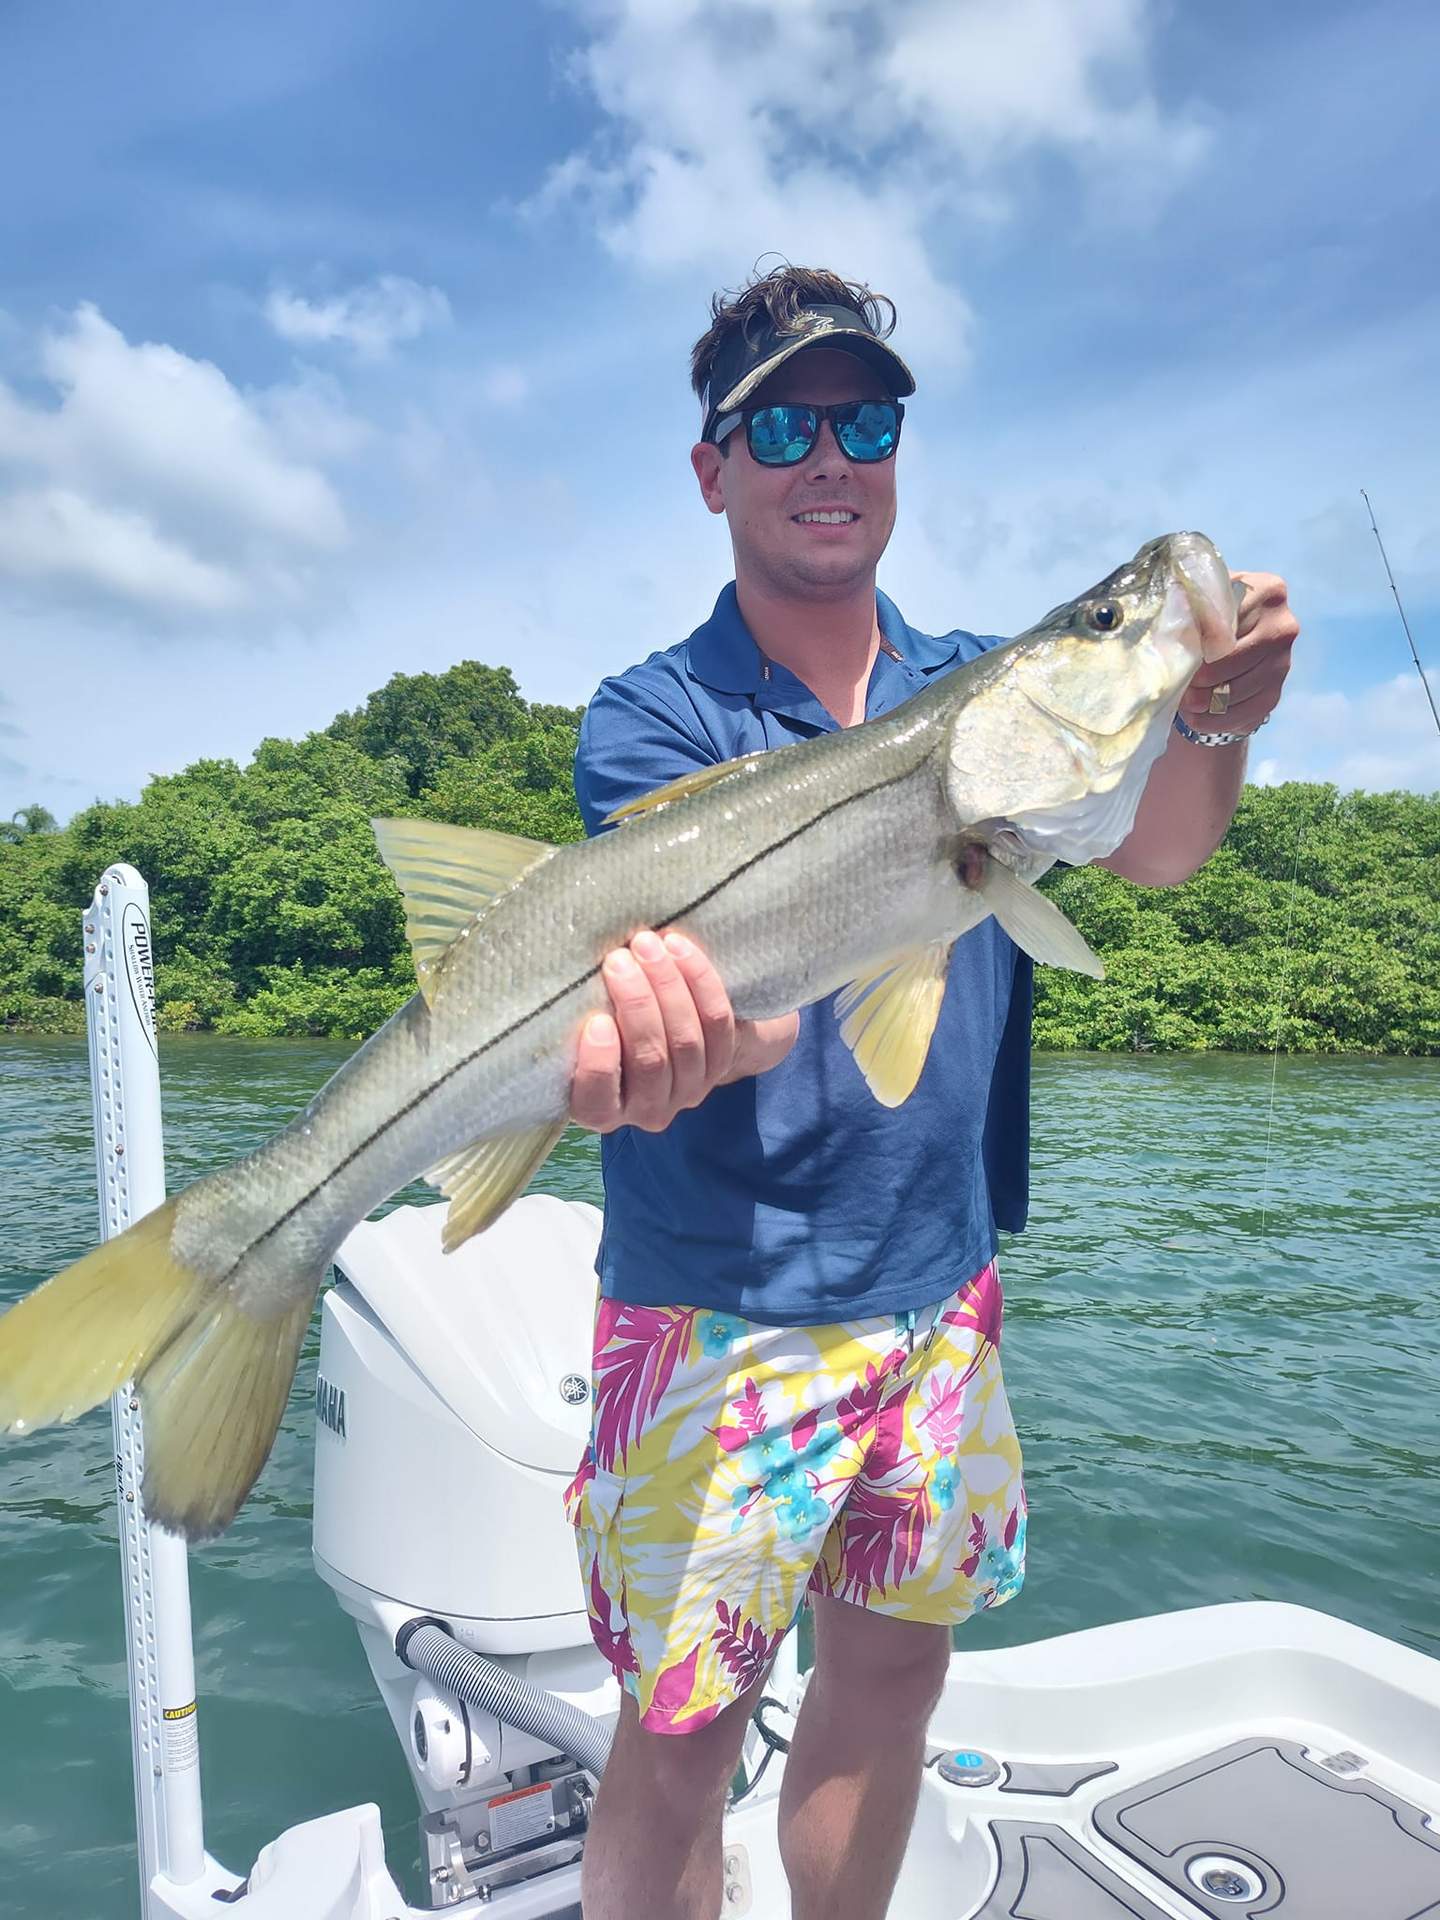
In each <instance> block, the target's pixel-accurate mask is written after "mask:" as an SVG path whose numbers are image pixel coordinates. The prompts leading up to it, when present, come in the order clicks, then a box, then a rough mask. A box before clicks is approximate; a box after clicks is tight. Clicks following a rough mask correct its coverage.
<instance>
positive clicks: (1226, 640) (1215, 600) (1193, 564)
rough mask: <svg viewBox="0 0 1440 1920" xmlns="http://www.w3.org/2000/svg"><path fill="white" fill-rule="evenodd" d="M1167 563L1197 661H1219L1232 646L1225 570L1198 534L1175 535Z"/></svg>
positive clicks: (1231, 594)
mask: <svg viewBox="0 0 1440 1920" xmlns="http://www.w3.org/2000/svg"><path fill="white" fill-rule="evenodd" d="M1171 560H1172V564H1173V566H1174V577H1175V580H1176V581H1177V583H1178V584H1179V587H1180V590H1181V592H1182V593H1183V594H1184V596H1185V600H1186V603H1187V605H1188V607H1189V609H1190V614H1191V617H1192V619H1193V621H1194V631H1195V635H1196V639H1197V642H1198V647H1199V653H1200V657H1201V659H1203V660H1216V659H1219V658H1220V656H1221V655H1222V654H1226V653H1228V652H1229V651H1230V649H1231V648H1232V647H1233V646H1234V644H1235V594H1234V589H1233V587H1232V585H1231V581H1230V573H1229V570H1228V568H1227V567H1226V565H1225V562H1224V561H1223V560H1222V559H1221V558H1220V555H1219V554H1218V553H1217V552H1216V550H1215V548H1214V546H1213V545H1212V544H1211V542H1210V541H1209V540H1207V539H1206V538H1205V536H1204V534H1202V533H1177V534H1176V535H1175V536H1174V539H1173V542H1172V546H1171ZM1166 624H1167V626H1169V627H1170V629H1171V635H1172V636H1173V637H1175V638H1180V637H1181V636H1180V635H1179V634H1178V633H1175V631H1174V627H1173V624H1172V623H1169V622H1167V623H1166Z"/></svg>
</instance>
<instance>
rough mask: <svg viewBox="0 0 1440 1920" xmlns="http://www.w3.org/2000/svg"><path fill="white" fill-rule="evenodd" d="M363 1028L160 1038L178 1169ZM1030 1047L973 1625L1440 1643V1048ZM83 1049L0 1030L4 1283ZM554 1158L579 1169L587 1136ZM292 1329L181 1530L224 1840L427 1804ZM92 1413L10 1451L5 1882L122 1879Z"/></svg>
mask: <svg viewBox="0 0 1440 1920" xmlns="http://www.w3.org/2000/svg"><path fill="white" fill-rule="evenodd" d="M344 1052H345V1049H344V1048H341V1047H335V1046H328V1045H325V1046H322V1045H314V1046H310V1045H303V1044H296V1043H293V1042H264V1041H254V1042H252V1041H223V1040H206V1039H195V1040H184V1039H171V1040H167V1041H166V1042H165V1045H164V1048H163V1052H162V1071H163V1074H164V1081H165V1114H166V1129H167V1140H168V1154H169V1178H170V1184H171V1187H172V1188H176V1187H179V1186H181V1185H183V1184H184V1183H185V1182H186V1181H188V1180H190V1179H193V1178H194V1177H195V1176H196V1175H198V1174H200V1173H203V1172H205V1171H206V1170H207V1169H209V1168H211V1167H213V1166H216V1165H218V1164H220V1163H221V1162H223V1161H224V1160H227V1159H229V1158H230V1157H232V1156H233V1155H235V1154H237V1153H239V1152H241V1151H243V1150H244V1149H246V1148H248V1147H250V1146H252V1145H254V1144H255V1143H256V1142H257V1141H258V1140H260V1139H261V1138H262V1137H263V1136H264V1135H265V1134H266V1133H267V1132H269V1131H270V1130H271V1129H272V1128H273V1127H274V1126H275V1125H276V1124H277V1123H278V1122H279V1121H280V1120H281V1119H282V1118H285V1117H288V1115H289V1114H290V1113H292V1112H293V1111H294V1109H295V1108H296V1107H297V1106H298V1105H300V1104H301V1103H302V1102H303V1101H304V1099H305V1098H307V1097H308V1095H309V1094H310V1093H311V1092H312V1091H313V1090H314V1089H315V1088H316V1087H317V1086H318V1085H319V1084H320V1082H321V1081H322V1080H323V1079H324V1078H325V1077H326V1076H327V1074H329V1073H330V1072H331V1071H332V1070H333V1069H334V1067H335V1066H336V1065H337V1064H338V1063H339V1061H340V1060H341V1059H342V1058H343V1057H344ZM1270 1074H1271V1067H1270V1062H1268V1061H1265V1060H1252V1059H1234V1058H1226V1057H1221V1058H1212V1059H1205V1058H1195V1057H1189V1056H1187V1057H1181V1058H1161V1059H1132V1058H1111V1057H1103V1056H1096V1055H1076V1056H1067V1057H1042V1058H1041V1059H1040V1060H1039V1061H1038V1063H1037V1079H1036V1145H1035V1191H1036V1204H1035V1207H1034V1215H1033V1219H1032V1224H1031V1228H1030V1231H1029V1232H1028V1233H1027V1234H1026V1235H1025V1236H1023V1238H1022V1239H1020V1240H1017V1241H1016V1242H1015V1243H1014V1244H1013V1246H1011V1247H1010V1248H1008V1249H1007V1250H1006V1253H1005V1256H1004V1273H1005V1279H1006V1294H1007V1307H1008V1312H1007V1337H1006V1347H1005V1353H1006V1374H1007V1378H1008V1380H1009V1383H1010V1391H1011V1397H1012V1399H1013V1401H1014V1403H1015V1409H1016V1416H1017V1420H1018V1422H1019V1425H1020V1428H1021V1432H1022V1436H1023V1438H1024V1440H1025V1443H1026V1462H1027V1469H1028V1471H1027V1478H1028V1482H1029V1488H1030V1496H1031V1504H1032V1516H1033V1517H1032V1523H1031V1561H1030V1579H1029V1584H1028V1585H1027V1587H1026V1590H1025V1592H1024V1594H1023V1595H1022V1596H1021V1597H1020V1599H1018V1600H1017V1601H1015V1602H1013V1603H1012V1604H1011V1605H1010V1606H1009V1607H1007V1608H1005V1609H1004V1610H1003V1611H1002V1612H999V1613H997V1614H994V1615H992V1616H990V1617H989V1618H988V1619H985V1620H982V1621H980V1622H978V1623H976V1624H975V1625H974V1626H973V1627H971V1628H967V1629H966V1630H965V1633H964V1637H963V1643H964V1644H966V1645H970V1646H980V1645H999V1644H1009V1643H1012V1642H1014V1641H1018V1640H1028V1639H1034V1638H1038V1637H1041V1636H1043V1635H1046V1634H1050V1633H1055V1632H1058V1631H1062V1630H1064V1629H1066V1628H1072V1627H1083V1626H1090V1625H1093V1624H1095V1623H1097V1622H1101V1621H1107V1620H1117V1619H1122V1618H1125V1617H1127V1616H1130V1615H1135V1614H1144V1613H1153V1612H1158V1611H1161V1610H1163V1609H1165V1608H1169V1607H1183V1606H1196V1605H1200V1604H1203V1603H1206V1602H1210V1601H1218V1600H1245V1599H1267V1600H1292V1601H1298V1602H1301V1603H1303V1604H1305V1605H1308V1606H1315V1607H1323V1608H1326V1609H1328V1610H1329V1611H1331V1612H1333V1613H1336V1614H1340V1615H1342V1616H1344V1617H1345V1618H1347V1619H1350V1620H1355V1621H1358V1622H1359V1623H1361V1624H1362V1625H1364V1626H1367V1627H1371V1628H1373V1629H1375V1630H1376V1631H1378V1632H1380V1633H1383V1634H1388V1635H1391V1636H1392V1637H1394V1638H1395V1639H1398V1640H1402V1641H1404V1642H1406V1643H1408V1644H1409V1645H1411V1646H1413V1647H1417V1648H1419V1649H1420V1650H1421V1651H1423V1652H1426V1653H1430V1654H1432V1655H1437V1656H1440V1502H1437V1501H1436V1498H1435V1492H1434V1487H1435V1474H1436V1467H1437V1455H1440V1394H1437V1386H1440V1309H1437V1304H1436V1299H1437V1292H1440V1236H1437V1234H1436V1231H1435V1227H1436V1165H1437V1161H1440V1125H1437V1100H1440V1068H1437V1067H1436V1066H1435V1065H1433V1064H1427V1063H1424V1062H1409V1061H1385V1062H1370V1061H1348V1060H1347V1061H1309V1060H1304V1061H1282V1062H1280V1066H1279V1073H1278V1079H1277V1084H1276V1094H1275V1108H1274V1128H1273V1138H1272V1143H1271V1148H1272V1160H1271V1169H1270V1177H1269V1185H1268V1202H1267V1205H1268V1221H1267V1224H1266V1230H1265V1232H1264V1234H1263V1236H1262V1233H1261V1205H1262V1198H1263V1197H1265V1179H1264V1167H1265V1140H1266V1130H1267V1112H1268V1108H1269V1101H1270ZM89 1114H90V1104H89V1091H88V1087H87V1083H86V1073H85V1056H84V1048H83V1046H82V1045H80V1044H78V1043H76V1042H73V1041H62V1040H56V1041H45V1040H28V1039H26V1040H22V1039H14V1038H0V1305H3V1304H6V1303H8V1302H9V1301H10V1300H11V1299H13V1298H14V1297H15V1296H16V1295H18V1294H19V1293H21V1292H22V1291H23V1290H24V1289H25V1288H27V1287H29V1286H30V1285H31V1284H32V1283H33V1282H34V1281H35V1280H37V1279H40V1278H43V1277H44V1276H45V1275H47V1274H49V1273H51V1272H53V1271H54V1270H55V1269H56V1268H57V1267H60V1266H62V1265H64V1264H65V1262H67V1261H68V1260H71V1259H74V1258H75V1257H76V1256H77V1255H78V1254H80V1253H82V1252H83V1251H84V1250H85V1249H86V1248H87V1247H88V1246H89V1245H90V1244H91V1243H92V1241H93V1239H94V1236H95V1200H94V1192H93V1161H92V1158H91V1146H90V1139H89ZM540 1184H541V1185H543V1186H546V1187H548V1188H550V1189H551V1190H554V1191H560V1192H564V1193H566V1194H570V1195H581V1196H586V1197H591V1198H598V1197H599V1190H598V1156H597V1154H596V1151H595V1146H594V1142H593V1141H591V1140H588V1139H585V1138H582V1137H580V1136H575V1137H573V1138H567V1140H566V1141H565V1142H563V1143H562V1146H561V1149H560V1151H559V1152H558V1153H557V1154H556V1156H555V1157H554V1159H553V1160H552V1161H551V1163H550V1165H549V1167H547V1169H546V1171H545V1174H544V1176H543V1178H542V1180H541V1183H540ZM315 1342H316V1334H315V1331H314V1330H313V1329H312V1335H311V1340H310V1342H309V1344H308V1345H307V1348H306V1353H305V1358H304V1360H303V1362H302V1365H301V1370H300V1376H299V1379H298V1380H297V1382H296V1387H295V1392H294V1395H293V1397H292V1400H291V1403H290V1410H289V1413H288V1415H287V1418H286V1421H285V1425H284V1427H283V1429H282V1432H281V1436H280V1440H279V1442H278V1444H277V1446H276V1450H275V1454H274V1456H273V1458H272V1459H271V1462H270V1464H269V1466H268V1467H267V1468H266V1470H265V1472H264V1474H263V1475H262V1477H261V1480H260V1483H259V1485H258V1487H257V1489H256V1491H255V1493H254V1495H253V1496H252V1497H251V1500H250V1502H249V1504H248V1505H247V1506H246V1508H245V1510H244V1512H243V1513H242V1514H241V1516H240V1519H239V1521H238V1522H237V1523H236V1525H235V1527H234V1528H233V1529H232V1531H231V1532H230V1533H229V1534H228V1535H227V1536H226V1537H225V1538H224V1539H223V1540H221V1541H218V1542H216V1543H214V1544H213V1545H211V1546H208V1547H206V1548H203V1549H201V1550H200V1551H198V1552H196V1553H195V1554H194V1555H192V1558H191V1582H192V1595H193V1605H194V1614H195V1653H196V1666H197V1669H198V1676H199V1692H200V1702H201V1713H200V1730H201V1743H202V1764H203V1774H204V1783H205V1811H206V1840H207V1844H208V1846H209V1848H210V1851H211V1852H212V1853H214V1854H215V1855H216V1856H217V1857H218V1858H220V1859H222V1860H224V1861H225V1862H226V1863H227V1864H228V1865H232V1866H234V1867H236V1868H237V1869H239V1870H240V1871H242V1872H243V1870H244V1869H245V1868H246V1867H247V1866H248V1864H249V1863H250V1861H251V1860H252V1859H253V1857H254V1855H255V1853H256V1851H257V1850H258V1849H259V1847H260V1846H261V1845H263V1844H264V1842H265V1841H266V1840H268V1839H270V1838H272V1837H273V1836H274V1834H275V1833H277V1832H278V1831H279V1830H280V1829H281V1828H282V1827H285V1826H287V1825H290V1824H292V1823H293V1822H295V1821H298V1820H302V1819H307V1818H310V1817H312V1816H314V1815H316V1814H320V1813H323V1812H326V1811H328V1810H330V1809H333V1808H335V1807H339V1806H348V1805H353V1804H354V1803H356V1802H358V1801H364V1800H376V1801H378V1802H379V1804H380V1807H381V1809H382V1811H383V1813H384V1817H385V1825H386V1837H387V1844H388V1848H389V1855H390V1861H391V1865H392V1868H393V1869H394V1870H395V1871H396V1872H397V1874H399V1875H400V1876H401V1877H402V1878H407V1879H408V1881H409V1891H410V1894H411V1897H412V1898H418V1889H417V1886H416V1883H415V1881H414V1879H413V1877H410V1876H411V1875H412V1873H413V1865H414V1859H415V1807H414V1803H413V1800H412V1796H411V1793H410V1788H409V1781H408V1777H407V1775H406V1773H405V1769H404V1765H403V1763H402V1761H401V1758H400V1754H399V1748H398V1745H397V1743H396V1741H395V1739H394V1736H393V1734H392V1732H391V1730H390V1726H389V1722H388V1720H387V1719H386V1718H385V1716H384V1714H383V1712H382V1710H381V1708H380V1706H379V1704H378V1701H377V1700H376V1698H375V1697H374V1695H373V1694H372V1692H371V1688H370V1685H369V1680H368V1672H367V1669H366V1667H365V1664H364V1661H363V1659H362V1656H361V1653H360V1650H359V1644H358V1641H357V1640H356V1637H355V1634H354V1630H353V1627H352V1626H351V1624H350V1622H349V1621H348V1620H347V1619H346V1618H345V1617H344V1616H343V1615H342V1614H341V1613H340V1611H339V1609H338V1608H337V1607H336V1605H335V1603H334V1601H333V1600H332V1598H331V1596H330V1593H329V1591H328V1589H327V1588H325V1587H324V1586H322V1585H321V1584H320V1583H319V1581H318V1580H317V1579H316V1578H315V1576H314V1574H313V1573H312V1571H311V1567H310V1552H309V1496H310V1486H309V1471H310V1455H311V1446H312V1440H311V1423H312V1414H311V1409H310V1391H311V1384H312V1380H313V1372H314V1364H315ZM112 1484H113V1482H112V1477H111V1472H110V1439H109V1417H108V1414H103V1413H101V1414H95V1415H92V1416H90V1417H89V1418H88V1419H86V1420H85V1421H83V1422H81V1424H80V1425H79V1426H78V1427H77V1428H73V1429H70V1430H69V1431H66V1432H62V1433H58V1434H57V1433H45V1434H36V1435H31V1436H27V1437H25V1438H24V1439H20V1440H9V1441H6V1442H5V1443H4V1444H3V1448H0V1727H3V1730H4V1734H5V1738H4V1740H3V1742H0V1913H3V1914H4V1915H7V1916H16V1917H17V1920H18V1917H19V1916H25V1917H26V1920H28V1917H29V1916H32V1915H33V1916H36V1920H39V1916H41V1915H45V1916H50V1915H53V1914H57V1913H64V1914H81V1913H83V1914H85V1915H87V1916H101V1917H103V1920H109V1916H112V1915H113V1916H121V1915H128V1914H131V1913H133V1912H134V1911H135V1905H136V1901H135V1890H134V1863H133V1858H132V1854H131V1822H132V1804H133V1803H132V1796H131V1781H130V1754H129V1729H128V1720H127V1715H126V1707H125V1670H124V1663H123V1657H122V1643H121V1611H120V1591H119V1581H118V1575H117V1562H116V1553H115V1519H114V1498H113V1493H112Z"/></svg>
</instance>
